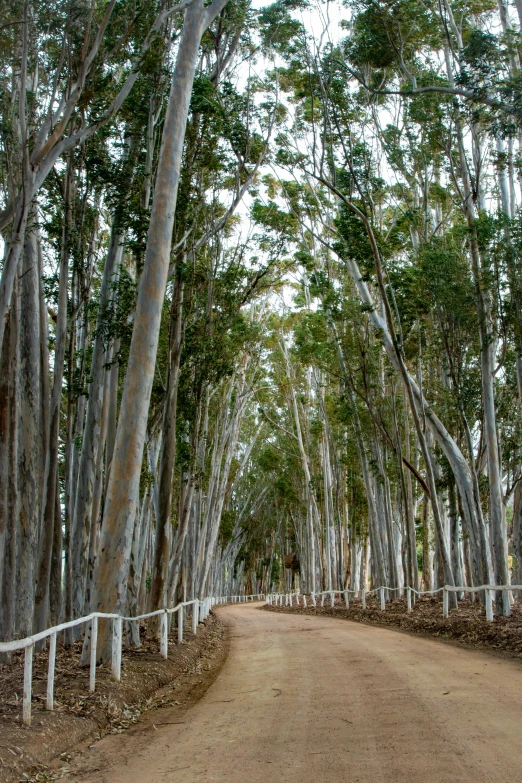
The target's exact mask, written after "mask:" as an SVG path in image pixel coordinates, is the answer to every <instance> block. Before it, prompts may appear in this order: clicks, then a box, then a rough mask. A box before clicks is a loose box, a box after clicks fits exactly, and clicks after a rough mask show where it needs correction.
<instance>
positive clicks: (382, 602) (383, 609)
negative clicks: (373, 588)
mask: <svg viewBox="0 0 522 783" xmlns="http://www.w3.org/2000/svg"><path fill="white" fill-rule="evenodd" d="M379 595H380V596H381V612H385V611H386V599H385V597H384V587H379Z"/></svg>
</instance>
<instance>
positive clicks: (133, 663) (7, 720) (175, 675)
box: [0, 615, 228, 783]
mask: <svg viewBox="0 0 522 783" xmlns="http://www.w3.org/2000/svg"><path fill="white" fill-rule="evenodd" d="M140 631H141V641H142V646H141V647H140V648H137V649H125V648H124V650H123V657H122V679H121V682H119V683H116V682H114V681H113V680H111V677H110V667H108V666H99V667H98V668H97V671H96V692H95V693H92V694H91V693H89V669H88V668H81V667H80V665H79V662H80V654H81V647H82V645H81V642H77V643H76V644H74V645H73V647H67V648H66V647H64V646H63V645H61V644H58V646H57V652H56V678H55V708H54V711H53V712H49V711H47V710H46V709H45V692H46V683H47V662H48V653H47V651H42V652H36V653H35V655H34V662H33V704H32V710H33V714H32V724H31V726H29V727H28V726H24V725H23V724H22V720H21V713H22V692H23V665H24V664H23V661H24V655H23V652H22V653H16V654H14V655H13V658H12V661H11V662H10V663H2V664H0V783H17V782H18V781H23V782H24V783H31V782H32V781H34V783H43V781H52V780H58V779H61V778H62V777H64V776H66V775H67V774H68V772H69V763H70V761H71V757H72V755H73V754H74V748H75V746H77V745H79V744H80V743H83V744H85V743H86V742H93V741H96V740H98V739H100V738H101V737H103V736H105V735H107V734H118V733H121V732H123V731H125V730H126V729H129V728H130V727H132V726H134V725H135V724H140V723H143V722H144V720H146V718H147V715H146V714H147V713H150V711H151V710H156V709H158V708H163V707H176V706H177V707H179V709H180V710H181V711H183V709H185V708H186V705H187V704H190V703H192V702H193V701H195V700H197V699H198V698H199V697H200V696H201V694H202V693H204V692H205V690H206V689H207V688H208V687H209V685H210V684H211V683H212V682H213V681H214V679H215V678H216V677H217V675H218V673H219V671H220V669H221V666H222V665H223V662H224V660H225V658H226V655H227V649H228V640H227V635H226V628H225V626H224V624H223V623H222V622H221V620H219V619H218V618H217V617H216V616H215V615H210V616H209V618H208V619H207V620H206V622H205V623H204V624H200V625H199V627H198V633H197V635H196V636H195V637H194V636H193V634H192V633H190V632H189V631H188V630H186V631H185V637H186V638H185V640H184V641H183V643H182V644H177V643H176V642H174V638H175V634H176V629H173V631H172V633H171V635H170V637H169V649H168V658H167V660H165V659H163V658H162V657H161V656H160V652H159V641H157V640H156V639H154V638H151V636H148V635H147V634H146V629H145V627H143V626H142V627H141V629H140ZM156 720H161V719H158V718H156ZM53 760H54V763H53Z"/></svg>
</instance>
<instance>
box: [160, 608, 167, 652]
mask: <svg viewBox="0 0 522 783" xmlns="http://www.w3.org/2000/svg"><path fill="white" fill-rule="evenodd" d="M168 654H169V621H168V617H167V612H163V614H160V655H161V657H162V658H165V659H166V658H167V657H168Z"/></svg>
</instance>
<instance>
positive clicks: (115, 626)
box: [111, 617, 122, 682]
mask: <svg viewBox="0 0 522 783" xmlns="http://www.w3.org/2000/svg"><path fill="white" fill-rule="evenodd" d="M121 641H122V639H121V617H114V618H113V620H112V665H111V674H112V678H113V680H116V682H119V681H120V680H121Z"/></svg>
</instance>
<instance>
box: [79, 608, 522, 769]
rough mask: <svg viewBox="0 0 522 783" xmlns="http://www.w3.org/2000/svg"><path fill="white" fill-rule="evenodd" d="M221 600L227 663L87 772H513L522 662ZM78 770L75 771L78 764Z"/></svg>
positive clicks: (103, 752)
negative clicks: (173, 713)
mask: <svg viewBox="0 0 522 783" xmlns="http://www.w3.org/2000/svg"><path fill="white" fill-rule="evenodd" d="M260 608H261V605H260V604H240V605H233V606H228V607H223V608H220V609H219V610H218V611H219V613H220V614H221V616H222V617H223V618H224V619H225V620H226V622H228V623H230V624H231V625H232V628H231V636H232V639H231V649H230V655H229V657H228V659H227V662H226V663H225V666H224V668H223V670H222V672H221V674H220V675H219V677H218V678H217V680H216V682H215V683H214V684H213V685H212V686H211V687H210V688H209V690H208V691H207V692H206V694H205V696H204V697H203V698H202V699H201V700H200V701H199V702H198V703H197V704H196V705H195V706H194V707H192V708H191V709H190V710H189V711H188V712H187V713H186V716H185V718H184V723H182V724H181V725H164V726H163V727H162V729H161V730H158V731H154V732H146V736H145V733H144V734H143V736H142V735H140V734H138V735H136V734H134V735H133V736H132V737H131V736H125V735H120V736H116V737H107V738H106V739H104V740H102V741H101V742H99V743H97V745H96V746H95V747H94V748H93V749H92V750H91V751H90V754H91V756H90V761H91V762H93V761H94V762H96V758H97V757H98V760H99V763H98V764H97V763H93V764H90V769H91V772H89V773H87V772H86V773H85V775H83V776H75V777H74V778H72V779H73V780H76V781H82V783H196V781H197V782H199V781H201V782H202V783H203V782H205V783H206V782H207V781H219V783H287V782H288V783H290V781H291V782H292V783H381V781H382V783H406V782H408V783H512V782H513V783H514V782H515V781H520V780H521V779H522V733H521V727H522V666H521V665H520V663H518V662H517V661H510V660H507V659H503V658H500V657H495V656H494V655H491V654H487V653H483V652H479V651H473V650H467V649H463V648H458V647H454V646H450V645H446V644H444V643H442V642H437V641H435V640H430V639H426V638H421V637H414V636H409V635H406V634H403V633H400V632H397V631H394V630H390V629H388V628H376V627H368V626H365V625H359V624H357V623H350V622H346V621H345V620H335V619H331V618H315V617H305V616H299V615H283V614H275V613H271V612H264V611H260ZM68 779H69V780H71V778H68Z"/></svg>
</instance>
